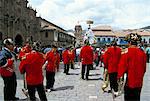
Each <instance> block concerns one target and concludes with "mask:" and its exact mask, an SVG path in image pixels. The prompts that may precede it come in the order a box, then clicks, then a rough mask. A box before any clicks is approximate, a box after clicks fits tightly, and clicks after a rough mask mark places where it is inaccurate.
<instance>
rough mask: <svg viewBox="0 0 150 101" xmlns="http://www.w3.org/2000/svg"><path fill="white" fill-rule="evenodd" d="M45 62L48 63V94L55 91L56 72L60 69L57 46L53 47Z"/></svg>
mask: <svg viewBox="0 0 150 101" xmlns="http://www.w3.org/2000/svg"><path fill="white" fill-rule="evenodd" d="M45 61H47V62H48V63H47V65H46V89H47V92H50V91H52V90H54V88H53V86H54V82H55V72H56V71H57V69H58V68H57V67H58V64H57V63H58V61H59V58H58V53H57V46H55V45H52V50H51V51H49V52H48V53H46V56H45Z"/></svg>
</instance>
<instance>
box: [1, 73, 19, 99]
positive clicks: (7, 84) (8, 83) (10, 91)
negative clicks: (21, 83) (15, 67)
mask: <svg viewBox="0 0 150 101" xmlns="http://www.w3.org/2000/svg"><path fill="white" fill-rule="evenodd" d="M2 78H3V80H4V100H6V101H8V100H14V99H15V95H16V88H17V81H16V74H15V72H14V73H13V75H12V76H10V77H3V76H2Z"/></svg>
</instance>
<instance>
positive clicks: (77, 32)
mask: <svg viewBox="0 0 150 101" xmlns="http://www.w3.org/2000/svg"><path fill="white" fill-rule="evenodd" d="M75 37H76V44H75V46H76V47H80V46H82V45H83V30H82V27H81V25H76V26H75Z"/></svg>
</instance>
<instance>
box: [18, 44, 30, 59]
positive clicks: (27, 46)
mask: <svg viewBox="0 0 150 101" xmlns="http://www.w3.org/2000/svg"><path fill="white" fill-rule="evenodd" d="M29 52H31V47H30V46H29V45H26V46H24V47H22V48H21V51H20V52H19V56H18V57H19V59H20V60H21V59H22V57H23V56H24V55H26V53H29Z"/></svg>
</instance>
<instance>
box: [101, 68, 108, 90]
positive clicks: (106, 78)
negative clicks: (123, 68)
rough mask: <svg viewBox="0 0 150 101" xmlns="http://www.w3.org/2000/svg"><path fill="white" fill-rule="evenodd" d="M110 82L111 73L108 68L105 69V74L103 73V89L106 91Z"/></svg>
mask: <svg viewBox="0 0 150 101" xmlns="http://www.w3.org/2000/svg"><path fill="white" fill-rule="evenodd" d="M108 84H109V74H108V70H107V69H104V74H103V85H102V87H101V88H102V90H103V91H104V92H105V89H106V88H107V87H108Z"/></svg>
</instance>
